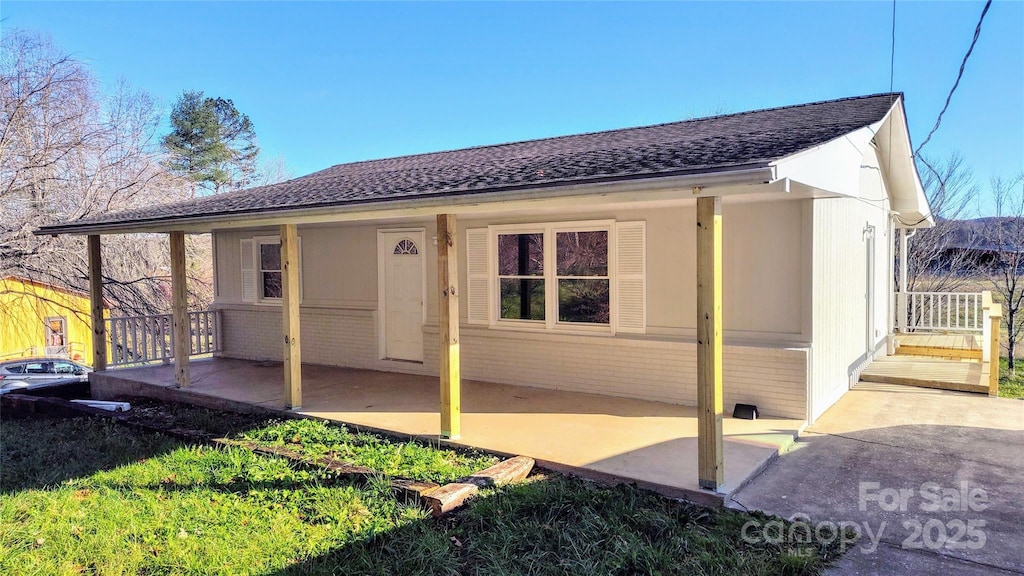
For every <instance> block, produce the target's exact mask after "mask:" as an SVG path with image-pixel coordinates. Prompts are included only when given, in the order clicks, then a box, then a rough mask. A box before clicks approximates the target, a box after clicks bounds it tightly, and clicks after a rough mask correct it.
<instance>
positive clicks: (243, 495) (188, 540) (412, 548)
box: [0, 409, 839, 575]
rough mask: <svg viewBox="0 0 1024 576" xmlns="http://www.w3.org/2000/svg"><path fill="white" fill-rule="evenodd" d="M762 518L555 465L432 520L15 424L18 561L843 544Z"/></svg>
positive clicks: (785, 566) (496, 570) (389, 558)
mask: <svg viewBox="0 0 1024 576" xmlns="http://www.w3.org/2000/svg"><path fill="white" fill-rule="evenodd" d="M192 410H195V409H192ZM196 414H201V413H200V412H194V413H193V414H192V416H195V415H196ZM217 414H218V413H215V412H210V411H206V415H205V416H203V417H202V418H206V419H207V420H208V422H207V424H208V425H210V427H211V429H215V428H216V427H217V426H219V425H220V424H222V423H221V422H219V421H218V419H217V416H216V415H217ZM190 417H191V416H190ZM195 420H196V419H195V418H193V424H196V423H197V422H196V421H195ZM235 434H236V436H245V437H249V438H253V439H255V440H257V441H260V442H271V443H283V444H288V445H293V446H301V447H302V449H303V450H307V451H308V453H314V452H316V451H319V452H322V453H333V454H336V455H338V456H339V457H344V458H346V459H349V460H351V461H356V463H362V464H364V465H368V464H367V463H368V462H375V463H378V464H379V465H380V466H381V468H385V469H388V470H390V471H395V472H396V473H401V474H403V475H407V476H412V477H420V478H433V479H435V480H440V481H443V480H445V479H447V478H451V477H453V475H459V474H462V473H463V471H464V470H470V469H473V467H475V466H480V465H481V464H485V465H486V464H487V463H489V462H491V458H490V457H487V456H484V455H479V454H471V453H470V454H466V453H454V452H451V451H446V450H438V449H436V448H433V447H429V446H421V445H409V444H407V443H391V442H388V441H386V440H384V439H381V438H377V437H369V436H368V437H363V436H361V435H357V434H351V433H350V432H349V431H347V430H345V429H344V428H340V427H336V426H329V425H325V424H323V423H319V422H310V421H287V422H276V423H270V424H266V423H259V424H258V425H257V426H256V427H255V428H254V429H251V430H247V431H241V432H238V431H236V433H235ZM752 518H756V517H755V516H752V515H749V514H742V513H739V512H734V511H713V510H708V509H704V508H700V507H696V506H692V505H688V504H685V503H679V502H674V501H670V500H666V499H663V498H660V497H657V496H655V495H653V494H650V493H648V492H645V491H642V490H637V489H635V488H630V487H618V488H604V487H600V486H597V485H594V484H591V483H588V482H584V481H581V480H577V479H573V478H566V477H562V476H548V477H544V476H540V477H535V478H534V479H533V480H532V481H529V482H527V483H525V484H520V485H518V486H513V487H507V488H503V489H492V490H488V491H485V492H484V493H483V494H482V495H481V496H480V497H478V498H476V499H475V500H473V501H472V502H471V504H470V505H469V506H468V507H466V508H465V509H463V510H462V511H460V512H457V513H455V514H452V515H449V516H447V517H444V518H441V519H433V518H430V517H429V515H428V514H427V513H426V512H425V511H424V510H422V509H421V508H420V507H419V506H418V505H415V504H408V503H403V502H398V501H396V500H395V498H394V496H393V495H392V493H391V492H390V490H389V489H388V487H387V484H386V482H383V481H380V482H376V481H373V482H370V483H369V485H359V484H355V483H353V482H351V481H349V480H347V479H346V478H340V477H336V476H334V475H332V474H331V473H330V472H327V471H325V470H319V469H315V468H313V469H310V468H308V467H300V466H296V465H294V464H292V463H291V462H289V461H288V460H285V459H281V458H275V457H268V456H262V455H256V454H253V453H252V452H250V451H248V450H245V449H242V448H236V447H209V446H194V445H188V444H186V443H183V442H180V441H177V440H174V439H172V438H170V437H167V436H164V435H162V434H157V433H147V432H138V431H136V430H132V429H129V428H126V427H124V426H119V425H115V424H112V423H110V422H108V421H105V420H100V419H92V418H76V419H69V420H48V419H30V420H4V421H0V573H2V574H47V575H49V574H275V575H277V574H280V575H284V574H395V575H399V574H651V573H662V574H691V573H699V574H816V573H819V572H820V571H821V569H822V567H823V566H824V563H825V562H826V561H827V560H831V559H832V558H834V557H835V556H836V555H837V554H838V553H839V550H837V548H838V546H837V545H835V544H833V545H828V546H825V545H816V544H802V545H796V546H790V545H787V544H782V545H778V544H766V543H750V542H748V541H746V540H744V539H743V538H741V528H742V526H743V525H744V523H745V522H747V521H748V520H750V519H752ZM762 519H763V518H762ZM748 534H754V535H756V534H758V530H756V529H755V530H754V531H751V532H749V533H748Z"/></svg>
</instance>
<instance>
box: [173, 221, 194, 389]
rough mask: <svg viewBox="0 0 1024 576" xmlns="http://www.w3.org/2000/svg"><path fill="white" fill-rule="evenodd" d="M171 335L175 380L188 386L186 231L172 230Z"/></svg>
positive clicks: (188, 336)
mask: <svg viewBox="0 0 1024 576" xmlns="http://www.w3.org/2000/svg"><path fill="white" fill-rule="evenodd" d="M170 239H171V335H172V339H173V340H174V380H175V382H177V384H178V387H179V388H184V387H186V386H188V383H189V374H188V357H189V356H190V355H191V353H192V337H191V334H190V330H189V321H188V286H187V285H186V283H185V233H184V232H177V231H176V232H171V234H170Z"/></svg>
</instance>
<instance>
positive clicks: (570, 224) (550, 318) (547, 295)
mask: <svg viewBox="0 0 1024 576" xmlns="http://www.w3.org/2000/svg"><path fill="white" fill-rule="evenodd" d="M487 229H488V233H489V236H490V249H489V250H488V254H487V258H488V260H489V262H488V285H489V287H490V288H489V289H490V301H491V306H490V307H491V317H490V327H491V328H500V329H512V330H524V331H544V332H548V331H551V332H561V333H573V332H575V333H587V334H608V335H614V334H615V324H616V321H617V317H616V316H617V312H616V310H617V302H618V295H617V290H616V283H615V279H616V262H615V258H616V250H615V246H616V243H615V220H613V219H609V220H578V221H562V222H545V223H523V224H495V225H491V226H488V227H487ZM559 232H607V233H608V275H607V276H592V277H590V276H588V277H585V278H593V279H595V280H604V279H607V280H608V291H609V295H608V306H609V310H608V323H607V324H593V323H587V322H563V321H559V320H558V297H557V296H558V279H559V276H558V266H557V262H558V246H557V236H556V234H558V233H559ZM538 233H543V235H544V236H543V238H544V275H543V276H537V277H536V278H543V279H544V320H543V321H540V320H513V319H507V318H502V317H501V278H502V276H500V275H499V274H498V257H497V250H498V236H499V235H504V234H538ZM563 278H567V277H563ZM552 295H554V298H552Z"/></svg>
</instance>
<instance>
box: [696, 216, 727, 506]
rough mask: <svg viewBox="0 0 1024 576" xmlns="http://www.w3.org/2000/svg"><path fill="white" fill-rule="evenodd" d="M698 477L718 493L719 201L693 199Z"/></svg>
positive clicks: (720, 479)
mask: <svg viewBox="0 0 1024 576" xmlns="http://www.w3.org/2000/svg"><path fill="white" fill-rule="evenodd" d="M697 475H698V481H699V484H700V487H701V488H704V489H706V490H718V489H719V488H720V487H721V486H722V484H723V483H724V481H725V468H724V467H723V464H722V199H721V198H720V197H717V196H712V197H706V198H698V199H697Z"/></svg>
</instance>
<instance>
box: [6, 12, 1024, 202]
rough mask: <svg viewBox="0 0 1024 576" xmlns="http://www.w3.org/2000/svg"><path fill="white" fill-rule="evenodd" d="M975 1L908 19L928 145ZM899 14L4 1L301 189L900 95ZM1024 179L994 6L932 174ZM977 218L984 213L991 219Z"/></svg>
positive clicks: (26, 23)
mask: <svg viewBox="0 0 1024 576" xmlns="http://www.w3.org/2000/svg"><path fill="white" fill-rule="evenodd" d="M982 6H983V2H980V1H977V2H963V3H960V2H900V3H899V4H898V6H897V24H896V25H897V30H896V32H897V38H896V68H895V89H896V90H902V91H904V92H906V95H907V98H906V102H907V110H908V115H909V119H910V125H911V133H912V136H913V139H914V142H915V145H916V144H917V143H920V142H921V141H922V140H923V138H924V136H925V134H927V132H928V130H930V129H931V127H932V125H933V124H934V122H935V118H936V115H937V114H938V112H939V110H940V109H941V107H942V103H943V100H944V99H945V97H946V94H947V92H948V91H949V88H950V86H951V85H952V82H953V80H954V79H955V77H956V71H957V68H958V67H959V65H960V60H961V58H962V57H963V54H964V51H965V50H966V49H967V46H968V45H969V43H970V39H971V35H972V34H973V31H974V26H975V23H976V22H977V18H978V15H979V14H980V12H981V8H982ZM891 8H892V7H891V4H890V3H888V2H857V3H840V2H827V3H806V2H788V3H770V2H760V3H739V2H722V3H651V4H638V3H596V4H591V3H515V4H502V3H439V4H426V3H418V4H405V3H368V4H364V3H347V2H323V3H320V2H300V3H272V2H256V3H246V2H116V3H100V2H9V1H6V0H5V1H4V2H3V3H2V5H0V17H2V18H3V20H2V23H0V30H2V29H8V28H15V27H17V28H28V29H37V30H42V31H45V32H48V33H49V34H51V35H52V36H53V39H54V40H55V41H56V42H57V43H58V44H59V45H61V46H62V47H63V48H64V49H65V50H67V51H68V52H71V53H73V54H74V55H75V56H77V57H78V58H79V59H81V60H83V61H85V62H87V63H88V64H89V65H90V66H91V68H92V69H93V71H94V72H95V73H96V74H97V75H98V77H99V78H100V80H101V82H103V83H104V84H108V85H109V84H112V83H114V82H115V81H117V80H119V79H122V78H123V79H125V80H127V81H128V82H129V83H131V84H132V85H133V86H135V87H137V88H141V89H143V90H146V91H148V92H150V93H151V94H153V95H154V96H155V97H156V98H157V99H158V100H159V101H160V102H162V104H163V106H164V107H165V108H167V109H169V108H170V105H171V103H172V102H173V101H174V99H175V97H176V96H177V95H178V94H179V93H180V92H182V91H183V90H186V89H198V90H202V91H204V92H206V93H207V94H208V95H213V96H222V97H225V98H231V99H233V100H234V101H235V104H236V105H237V107H238V108H239V109H240V110H241V111H243V112H245V113H247V114H248V115H249V116H250V118H251V119H252V120H253V123H254V124H255V126H256V130H257V134H258V135H259V138H260V143H261V146H262V147H263V150H264V152H265V154H266V156H267V157H269V158H273V157H283V158H284V159H285V161H286V162H287V164H288V166H289V167H290V169H291V170H292V171H293V172H294V173H295V174H296V175H300V174H305V173H308V172H312V171H314V170H318V169H321V168H325V167H327V166H330V165H333V164H337V163H341V162H348V161H353V160H362V159H369V158H379V157H385V156H394V155H399V154H409V153H416V152H426V151H433V150H442V149H451V148H459V147H464V146H471V145H479V144H492V143H497V142H507V141H515V140H522V139H528V138H538V137H544V136H553V135H559V134H569V133H575V132H582V131H590V130H602V129H610V128H619V127H625V126H635V125H643V124H651V123H657V122H667V121H672V120H679V119H684V118H689V117H694V116H703V115H708V114H713V113H721V112H739V111H743V110H749V109H755V108H763V107H769V106H778V105H786V104H796V103H802V102H811V101H815V100H823V99H829V98H839V97H844V96H853V95H860V94H870V93H876V92H884V91H887V90H888V89H889V47H890V32H891V30H890V22H891V21H890V17H891ZM953 150H959V151H960V152H961V153H962V154H963V155H964V156H965V157H966V160H967V162H968V163H969V164H970V165H971V166H972V167H973V169H974V171H975V174H976V178H977V180H978V182H979V183H982V184H985V183H987V181H988V179H989V177H990V176H992V175H994V174H999V175H1003V176H1010V175H1013V174H1016V173H1019V172H1020V171H1021V170H1024V3H1022V2H1017V1H1011V2H996V3H995V4H994V5H993V7H992V9H991V11H990V12H989V15H988V17H987V19H986V21H985V25H984V27H983V30H982V35H981V39H980V41H979V43H978V46H977V47H976V48H975V52H974V55H973V56H972V59H971V61H970V62H969V64H968V67H967V72H966V74H965V76H964V79H963V81H962V82H961V85H960V88H959V90H958V91H957V93H956V95H955V96H954V98H953V102H952V105H951V106H950V109H949V112H947V114H946V116H945V118H944V120H943V124H942V127H941V128H940V129H939V131H938V132H937V134H936V136H935V137H934V138H933V140H932V142H931V143H929V144H928V146H927V147H926V148H925V150H924V153H925V154H926V155H929V156H931V157H943V156H946V155H948V154H949V153H951V152H952V151H953ZM982 210H983V211H985V209H984V207H983V208H982Z"/></svg>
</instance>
